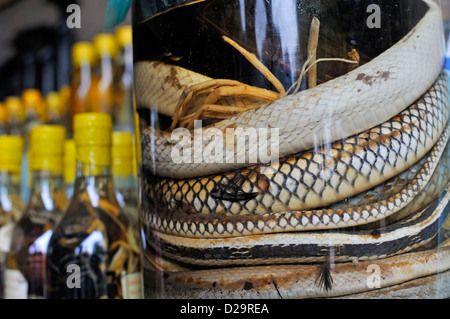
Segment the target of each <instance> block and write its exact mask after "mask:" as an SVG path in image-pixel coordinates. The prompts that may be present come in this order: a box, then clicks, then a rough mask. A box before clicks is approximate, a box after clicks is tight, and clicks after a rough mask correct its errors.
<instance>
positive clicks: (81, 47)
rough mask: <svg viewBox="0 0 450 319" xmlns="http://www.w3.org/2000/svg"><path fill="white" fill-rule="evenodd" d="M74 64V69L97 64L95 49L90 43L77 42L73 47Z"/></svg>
mask: <svg viewBox="0 0 450 319" xmlns="http://www.w3.org/2000/svg"><path fill="white" fill-rule="evenodd" d="M72 62H73V66H74V67H79V66H80V65H82V64H94V63H95V49H94V46H93V45H92V44H91V43H89V42H76V43H75V44H74V45H73V46H72Z"/></svg>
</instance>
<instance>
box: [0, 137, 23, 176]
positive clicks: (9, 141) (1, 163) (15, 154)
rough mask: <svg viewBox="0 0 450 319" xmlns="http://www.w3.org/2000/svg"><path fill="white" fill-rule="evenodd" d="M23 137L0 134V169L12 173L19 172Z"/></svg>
mask: <svg viewBox="0 0 450 319" xmlns="http://www.w3.org/2000/svg"><path fill="white" fill-rule="evenodd" d="M22 152H23V139H22V138H21V137H19V136H11V135H3V136H0V170H5V171H8V172H10V173H12V174H16V173H20V165H21V163H22Z"/></svg>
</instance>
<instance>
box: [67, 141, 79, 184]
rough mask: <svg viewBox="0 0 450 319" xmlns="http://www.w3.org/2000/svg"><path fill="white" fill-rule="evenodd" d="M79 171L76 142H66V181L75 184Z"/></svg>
mask: <svg viewBox="0 0 450 319" xmlns="http://www.w3.org/2000/svg"><path fill="white" fill-rule="evenodd" d="M76 171H77V154H76V147H75V141H74V140H66V141H65V142H64V181H65V182H66V183H73V182H74V181H75V176H76Z"/></svg>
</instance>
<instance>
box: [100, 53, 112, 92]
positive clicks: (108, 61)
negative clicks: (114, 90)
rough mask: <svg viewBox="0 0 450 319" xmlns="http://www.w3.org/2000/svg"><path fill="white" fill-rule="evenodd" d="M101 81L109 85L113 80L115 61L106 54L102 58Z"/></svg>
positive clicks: (104, 84) (102, 83)
mask: <svg viewBox="0 0 450 319" xmlns="http://www.w3.org/2000/svg"><path fill="white" fill-rule="evenodd" d="M100 75H101V77H100V83H101V85H102V86H104V87H107V86H108V85H110V84H111V83H112V81H113V61H112V58H111V56H108V55H104V56H102V58H101V59H100Z"/></svg>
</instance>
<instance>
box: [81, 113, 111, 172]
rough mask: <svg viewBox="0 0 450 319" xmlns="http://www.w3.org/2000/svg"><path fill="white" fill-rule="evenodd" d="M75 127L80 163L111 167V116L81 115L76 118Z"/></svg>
mask: <svg viewBox="0 0 450 319" xmlns="http://www.w3.org/2000/svg"><path fill="white" fill-rule="evenodd" d="M73 127H74V140H75V145H76V148H77V159H78V161H81V162H82V163H86V164H93V165H99V166H110V165H111V133H112V119H111V116H110V115H109V114H107V113H96V112H89V113H79V114H76V115H75V117H74V124H73Z"/></svg>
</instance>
